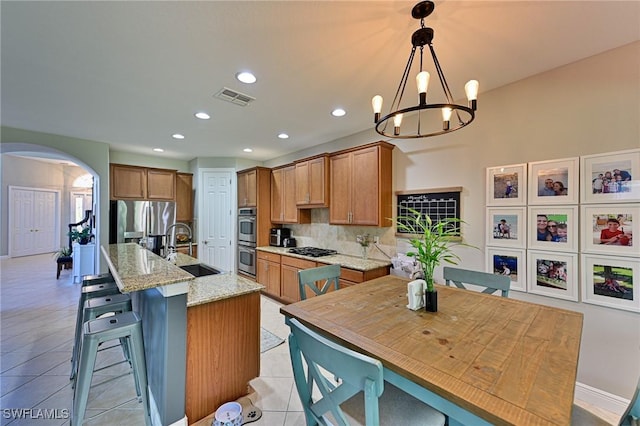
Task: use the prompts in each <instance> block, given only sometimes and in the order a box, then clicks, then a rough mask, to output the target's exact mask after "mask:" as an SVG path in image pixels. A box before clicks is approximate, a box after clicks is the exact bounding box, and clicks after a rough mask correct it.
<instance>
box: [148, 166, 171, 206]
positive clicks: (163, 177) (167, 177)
mask: <svg viewBox="0 0 640 426" xmlns="http://www.w3.org/2000/svg"><path fill="white" fill-rule="evenodd" d="M147 199H149V200H161V201H175V199H176V171H175V170H165V169H147Z"/></svg>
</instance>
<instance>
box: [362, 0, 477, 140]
mask: <svg viewBox="0 0 640 426" xmlns="http://www.w3.org/2000/svg"><path fill="white" fill-rule="evenodd" d="M434 8H435V5H434V3H433V2H432V1H422V2H420V3H418V4H416V5H415V6H414V7H413V9H412V10H411V16H412V17H413V18H415V19H419V20H420V28H419V29H418V30H416V31H415V32H414V33H413V35H412V36H411V44H412V46H413V47H412V48H411V53H410V54H409V60H408V62H407V65H406V67H405V69H404V74H403V75H402V78H401V79H400V84H399V85H398V90H397V91H396V95H395V97H394V99H393V102H392V104H391V112H390V113H389V114H387V115H385V116H384V117H382V118H381V112H382V96H380V95H376V96H374V97H373V99H372V101H371V104H372V106H373V113H374V119H373V121H374V123H375V124H376V132H378V133H379V134H381V135H382V136H386V137H389V138H405V139H414V138H426V137H429V136H436V135H442V134H445V133H449V132H453V131H455V130H458V129H461V128H463V127H464V126H466V125H467V124H469V123H471V122H472V121H473V119H474V118H475V111H476V107H477V97H478V81H477V80H470V81H469V82H467V84H465V86H464V88H465V92H466V95H467V99H468V101H469V104H468V106H466V105H458V104H455V103H454V100H453V96H452V95H451V90H449V85H448V84H447V80H446V78H445V76H444V72H443V71H442V67H441V66H440V62H438V58H437V57H436V52H435V50H434V48H433V45H432V43H431V42H432V41H433V29H432V28H428V27H425V26H424V18H426V17H427V16H429V15H430V14H431V13H432V12H433V10H434ZM425 46H429V51H430V52H431V57H432V59H433V64H434V66H435V70H436V73H437V74H438V79H439V80H440V86H442V91H443V92H444V96H445V99H446V101H445V103H433V104H429V103H427V90H428V88H429V79H430V74H429V73H428V72H427V71H424V70H423V62H422V57H423V50H424V47H425ZM418 48H419V49H420V72H419V73H418V75H417V76H416V84H417V86H418V105H416V106H412V107H408V108H401V103H402V96H403V94H404V89H405V86H406V85H407V81H408V79H409V73H410V72H411V66H412V64H413V59H414V57H415V53H416V50H417V49H418ZM437 110H440V112H441V113H442V127H441V128H440V127H436V128H433V126H432V127H430V128H429V126H428V122H427V123H425V127H427V128H429V129H430V130H426V131H425V132H423V131H422V129H421V124H423V123H421V119H422V118H423V117H422V115H423V113H424V114H426V113H429V112H434V111H437ZM416 112H417V129H416V130H415V132H405V133H403V132H402V131H401V125H402V118H403V116H405V115H408V114H409V113H416ZM452 116H453V118H454V121H453V123H452V121H451V118H452ZM391 119H393V131H391V130H387V127H388V124H389V120H391ZM425 120H426V117H425ZM405 127H406V126H405ZM431 129H433V130H431Z"/></svg>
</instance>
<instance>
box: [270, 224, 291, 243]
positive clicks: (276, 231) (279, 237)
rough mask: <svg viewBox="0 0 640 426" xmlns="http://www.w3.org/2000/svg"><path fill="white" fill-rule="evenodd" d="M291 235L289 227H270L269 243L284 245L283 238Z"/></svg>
mask: <svg viewBox="0 0 640 426" xmlns="http://www.w3.org/2000/svg"><path fill="white" fill-rule="evenodd" d="M290 237H291V230H290V229H289V228H271V232H270V234H269V245H270V246H273V247H284V240H285V239H288V238H290Z"/></svg>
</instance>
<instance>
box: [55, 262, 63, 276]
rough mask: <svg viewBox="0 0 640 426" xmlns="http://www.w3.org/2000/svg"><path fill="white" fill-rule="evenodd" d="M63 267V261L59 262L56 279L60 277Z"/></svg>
mask: <svg viewBox="0 0 640 426" xmlns="http://www.w3.org/2000/svg"><path fill="white" fill-rule="evenodd" d="M61 269H62V263H58V272H57V273H56V280H58V279H60V270H61Z"/></svg>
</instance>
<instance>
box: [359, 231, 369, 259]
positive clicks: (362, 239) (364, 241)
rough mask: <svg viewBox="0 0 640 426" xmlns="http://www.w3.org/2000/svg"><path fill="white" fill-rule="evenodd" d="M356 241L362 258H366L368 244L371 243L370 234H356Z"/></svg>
mask: <svg viewBox="0 0 640 426" xmlns="http://www.w3.org/2000/svg"><path fill="white" fill-rule="evenodd" d="M356 242H357V243H358V244H360V247H362V259H364V260H367V257H368V253H367V250H368V249H369V244H370V243H371V236H370V235H369V234H363V235H356Z"/></svg>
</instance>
